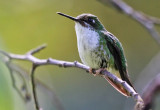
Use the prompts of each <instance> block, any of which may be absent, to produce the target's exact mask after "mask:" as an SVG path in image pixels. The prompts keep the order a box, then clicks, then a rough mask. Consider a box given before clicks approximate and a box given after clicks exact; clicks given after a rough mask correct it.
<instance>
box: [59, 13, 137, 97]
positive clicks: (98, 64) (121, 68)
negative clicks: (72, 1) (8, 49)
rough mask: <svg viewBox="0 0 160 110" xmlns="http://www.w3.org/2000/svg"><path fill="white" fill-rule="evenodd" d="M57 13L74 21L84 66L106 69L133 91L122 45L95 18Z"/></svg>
mask: <svg viewBox="0 0 160 110" xmlns="http://www.w3.org/2000/svg"><path fill="white" fill-rule="evenodd" d="M57 13H58V14H59V15H62V16H65V17H67V18H69V19H71V20H73V21H75V31H76V35H77V45H78V52H79V56H80V58H81V61H82V62H83V63H84V64H85V65H87V66H89V67H90V68H94V69H100V68H103V69H107V70H108V71H109V72H111V73H113V74H115V75H116V76H118V77H119V78H121V79H122V80H124V81H126V82H127V83H128V84H129V85H130V86H131V87H132V88H133V89H134V87H133V85H132V83H131V81H130V79H129V76H128V71H127V61H126V58H125V55H124V51H123V47H122V44H121V43H120V41H119V40H118V39H117V38H116V37H115V36H114V35H113V34H111V33H110V32H108V31H107V30H106V29H105V27H104V26H103V25H102V23H101V22H100V21H99V19H98V18H97V16H95V15H92V14H81V15H79V16H77V17H71V16H69V15H66V14H63V13H60V12H57ZM106 79H107V80H108V82H109V83H110V84H111V85H112V86H113V87H114V88H115V89H117V90H118V91H119V92H120V93H122V94H123V95H125V96H129V95H128V93H127V92H126V91H125V89H124V88H123V87H122V86H120V85H119V84H115V83H114V81H113V80H111V79H110V78H106Z"/></svg>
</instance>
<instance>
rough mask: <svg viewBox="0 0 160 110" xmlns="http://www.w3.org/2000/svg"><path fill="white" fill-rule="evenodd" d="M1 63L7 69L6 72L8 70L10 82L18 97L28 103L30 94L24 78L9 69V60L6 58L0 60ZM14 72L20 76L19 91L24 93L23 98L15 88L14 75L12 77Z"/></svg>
mask: <svg viewBox="0 0 160 110" xmlns="http://www.w3.org/2000/svg"><path fill="white" fill-rule="evenodd" d="M1 61H3V62H4V63H5V65H6V66H7V67H8V70H9V73H10V76H11V80H12V85H13V88H14V89H15V90H16V91H17V93H18V94H19V95H20V97H21V98H22V99H23V100H24V101H25V102H28V101H30V94H29V92H28V88H27V84H26V81H25V79H24V77H23V76H22V75H21V74H19V72H18V71H16V70H13V69H12V68H10V63H11V60H9V59H8V58H4V59H2V58H1ZM14 72H15V73H18V75H19V76H20V78H22V87H21V90H22V91H23V92H25V96H23V94H22V91H21V90H19V89H18V87H17V86H16V80H15V78H14V75H13V73H14Z"/></svg>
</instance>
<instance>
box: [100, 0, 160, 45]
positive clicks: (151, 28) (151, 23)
mask: <svg viewBox="0 0 160 110" xmlns="http://www.w3.org/2000/svg"><path fill="white" fill-rule="evenodd" d="M98 1H100V2H105V3H106V2H108V3H110V4H111V5H112V6H113V7H115V8H116V9H117V10H118V11H120V12H123V13H124V14H126V15H128V16H129V17H131V18H132V19H134V20H135V21H137V22H138V23H140V24H141V25H142V26H143V27H144V28H146V29H147V31H148V32H149V33H150V35H151V36H152V37H153V38H154V39H155V41H156V42H157V43H158V44H159V45H160V34H159V33H158V31H157V30H156V28H155V25H160V19H158V18H155V17H152V16H149V15H146V14H144V13H142V12H140V11H136V10H134V9H133V8H132V7H131V6H129V5H128V4H126V3H125V2H124V1H123V0H98Z"/></svg>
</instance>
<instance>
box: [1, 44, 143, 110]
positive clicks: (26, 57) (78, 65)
mask: <svg viewBox="0 0 160 110" xmlns="http://www.w3.org/2000/svg"><path fill="white" fill-rule="evenodd" d="M44 48H45V46H44V45H42V46H39V47H37V48H35V49H33V50H30V51H28V52H27V53H26V54H24V55H19V54H11V53H7V52H4V51H0V53H2V54H3V55H5V56H6V57H8V58H10V59H16V60H25V61H30V62H32V69H31V81H32V90H33V96H34V102H35V108H36V110H40V107H39V104H38V100H37V94H36V85H35V81H34V79H35V78H34V72H35V70H36V68H37V67H39V66H42V65H55V66H59V67H66V68H67V67H76V68H80V69H83V70H85V71H87V72H88V71H89V70H90V67H88V66H86V65H84V64H81V63H79V62H77V61H75V62H67V61H61V60H56V59H52V58H48V59H38V58H36V57H34V56H33V54H35V53H37V52H39V51H40V50H42V49H44ZM99 75H100V76H102V77H104V78H105V79H106V78H109V79H111V80H113V81H114V82H115V83H117V84H119V85H122V87H123V88H124V89H125V90H126V91H127V92H128V94H129V96H131V97H133V98H134V99H135V101H136V105H137V106H136V109H137V110H141V109H142V108H143V100H142V98H141V97H140V95H139V94H138V93H136V92H135V91H134V89H133V88H132V87H130V86H129V85H128V84H127V83H126V82H125V81H122V80H121V79H119V78H118V77H116V76H115V75H114V74H112V73H110V72H108V71H107V70H103V71H101V72H100V74H99Z"/></svg>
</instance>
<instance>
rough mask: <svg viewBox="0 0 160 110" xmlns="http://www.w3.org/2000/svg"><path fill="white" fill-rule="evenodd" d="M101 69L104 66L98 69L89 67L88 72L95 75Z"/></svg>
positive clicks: (99, 73) (98, 73)
mask: <svg viewBox="0 0 160 110" xmlns="http://www.w3.org/2000/svg"><path fill="white" fill-rule="evenodd" d="M103 70H104V68H100V69H94V68H90V69H89V73H90V74H92V75H93V76H97V75H101V72H102V71H103Z"/></svg>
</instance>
